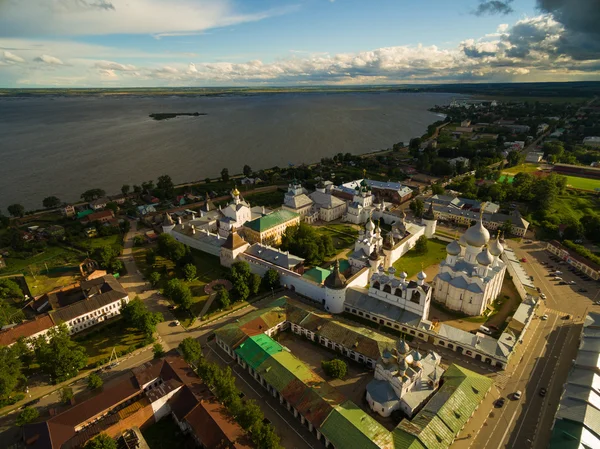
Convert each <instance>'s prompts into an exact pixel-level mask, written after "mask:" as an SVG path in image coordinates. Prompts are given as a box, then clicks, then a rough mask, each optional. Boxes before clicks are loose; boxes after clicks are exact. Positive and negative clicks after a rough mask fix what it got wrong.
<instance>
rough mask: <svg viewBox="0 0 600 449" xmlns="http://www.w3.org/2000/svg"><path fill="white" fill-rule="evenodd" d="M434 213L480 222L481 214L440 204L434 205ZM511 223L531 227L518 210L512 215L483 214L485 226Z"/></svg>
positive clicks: (523, 227)
mask: <svg viewBox="0 0 600 449" xmlns="http://www.w3.org/2000/svg"><path fill="white" fill-rule="evenodd" d="M433 210H434V212H436V213H438V214H440V213H441V214H452V215H459V216H461V217H464V218H470V219H471V220H479V212H472V211H470V210H468V209H467V210H463V209H460V208H458V207H454V206H452V205H448V206H442V205H439V204H434V205H433ZM507 220H508V221H510V222H511V224H512V225H513V226H515V227H517V228H522V229H525V228H527V227H528V226H529V222H528V221H527V220H525V219H524V218H523V217H522V216H521V215H520V214H519V213H518V212H517V211H516V210H515V211H514V213H512V214H501V213H489V212H484V213H483V224H484V226H485V224H486V223H498V224H502V223H505V222H506V221H507Z"/></svg>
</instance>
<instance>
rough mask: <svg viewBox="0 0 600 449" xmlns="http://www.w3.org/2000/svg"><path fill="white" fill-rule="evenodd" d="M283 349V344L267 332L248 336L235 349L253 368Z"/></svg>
mask: <svg viewBox="0 0 600 449" xmlns="http://www.w3.org/2000/svg"><path fill="white" fill-rule="evenodd" d="M281 351H283V348H282V347H281V345H280V344H279V343H277V342H276V341H275V340H273V339H272V338H271V337H269V336H267V335H266V334H260V335H255V336H253V337H250V338H248V339H247V340H245V341H244V342H243V343H242V344H241V345H240V346H239V347H238V348H237V349H236V350H235V352H236V354H237V355H239V356H240V357H241V358H242V360H244V361H245V362H246V363H248V365H250V366H251V367H252V369H257V368H258V367H259V366H260V364H261V363H262V362H264V361H265V360H266V359H268V358H269V357H271V356H272V355H273V354H276V353H278V352H281Z"/></svg>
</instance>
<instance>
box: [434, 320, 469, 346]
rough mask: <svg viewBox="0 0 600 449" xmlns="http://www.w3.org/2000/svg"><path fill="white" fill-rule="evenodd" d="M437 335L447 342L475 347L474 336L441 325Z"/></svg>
mask: <svg viewBox="0 0 600 449" xmlns="http://www.w3.org/2000/svg"><path fill="white" fill-rule="evenodd" d="M437 333H438V335H439V336H440V337H445V338H447V339H449V340H452V341H455V342H457V343H462V344H465V345H469V346H471V347H475V343H476V341H477V337H476V336H475V335H473V334H471V333H469V332H465V331H463V330H462V329H458V328H456V327H452V326H448V325H447V324H443V323H442V324H440V328H439V329H438V332H437Z"/></svg>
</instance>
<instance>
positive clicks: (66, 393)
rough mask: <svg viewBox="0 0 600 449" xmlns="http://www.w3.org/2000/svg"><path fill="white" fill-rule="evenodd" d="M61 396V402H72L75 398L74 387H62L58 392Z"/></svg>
mask: <svg viewBox="0 0 600 449" xmlns="http://www.w3.org/2000/svg"><path fill="white" fill-rule="evenodd" d="M58 395H59V396H60V402H62V403H63V404H70V403H71V401H72V400H73V396H74V395H73V389H72V388H71V387H62V388H61V389H60V391H59V393H58Z"/></svg>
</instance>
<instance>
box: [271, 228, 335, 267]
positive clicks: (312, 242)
mask: <svg viewBox="0 0 600 449" xmlns="http://www.w3.org/2000/svg"><path fill="white" fill-rule="evenodd" d="M281 249H283V250H285V251H289V252H290V253H292V254H296V255H298V256H300V257H302V258H304V259H306V262H307V264H309V265H318V264H320V263H322V262H323V260H324V259H325V256H327V255H328V252H329V251H332V250H333V243H332V242H330V241H329V239H327V238H323V237H322V236H321V235H319V234H318V233H317V231H316V230H315V228H313V227H312V226H310V225H308V224H306V223H300V224H299V225H297V226H289V227H288V228H287V229H286V230H285V232H284V233H283V236H282V238H281Z"/></svg>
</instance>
